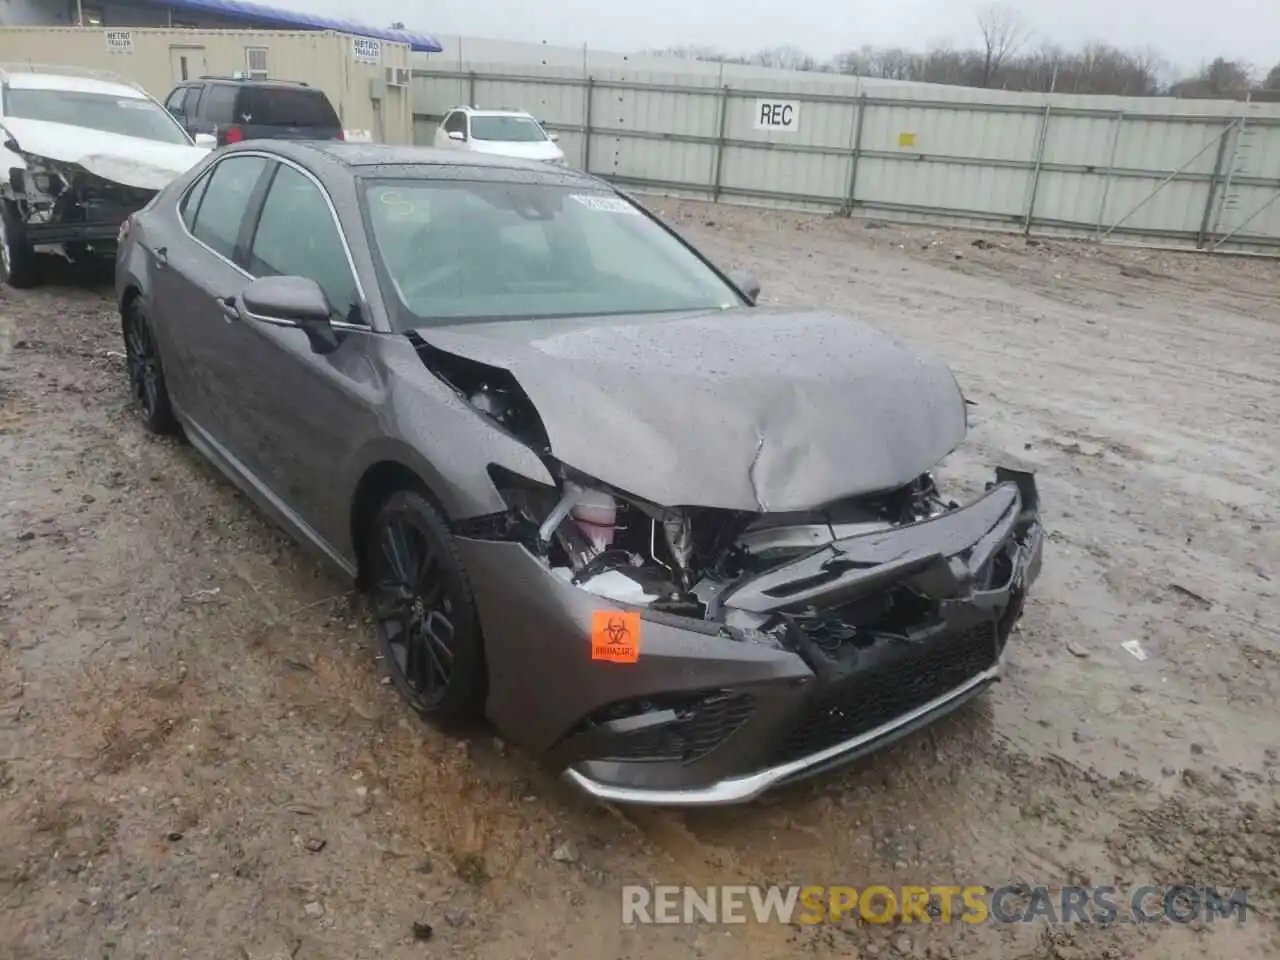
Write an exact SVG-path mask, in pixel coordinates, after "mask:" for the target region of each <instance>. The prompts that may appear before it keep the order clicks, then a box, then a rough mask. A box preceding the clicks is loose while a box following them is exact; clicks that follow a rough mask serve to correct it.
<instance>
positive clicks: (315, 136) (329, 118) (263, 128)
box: [235, 85, 342, 140]
mask: <svg viewBox="0 0 1280 960" xmlns="http://www.w3.org/2000/svg"><path fill="white" fill-rule="evenodd" d="M235 122H236V123H237V124H239V125H240V126H241V127H242V128H243V130H244V139H246V140H253V139H260V138H272V139H278V140H339V139H341V138H342V121H341V120H339V119H338V114H337V112H336V111H335V110H334V109H333V105H332V104H331V103H330V102H329V98H328V97H326V96H325V95H324V92H323V91H321V90H315V89H311V88H307V87H288V86H283V85H282V86H269V85H263V86H246V87H243V88H242V89H241V90H240V96H239V98H238V99H237V100H236V116H235Z"/></svg>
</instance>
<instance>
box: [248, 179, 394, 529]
mask: <svg viewBox="0 0 1280 960" xmlns="http://www.w3.org/2000/svg"><path fill="white" fill-rule="evenodd" d="M247 250H248V256H247V257H246V259H245V261H244V265H245V266H246V267H247V268H248V272H249V273H250V274H251V275H252V276H254V277H255V278H256V277H266V276H295V277H306V278H308V279H310V280H314V281H315V282H316V283H318V284H319V285H320V288H321V289H322V290H323V291H324V293H325V297H326V298H327V299H328V301H329V306H330V310H331V314H330V316H331V320H332V322H333V324H334V326H335V328H336V329H337V331H338V335H339V337H340V338H341V342H340V345H339V346H338V349H337V350H335V351H333V352H332V353H327V354H318V353H316V352H314V351H313V350H312V349H311V345H310V343H309V342H308V340H307V337H306V334H304V333H303V332H302V330H300V329H298V328H297V327H294V326H290V325H288V324H281V323H280V322H278V321H277V322H274V323H267V322H262V321H260V320H258V319H256V318H254V317H252V316H250V315H247V314H245V313H243V312H241V319H240V321H239V322H238V323H233V324H232V327H233V328H234V330H233V339H231V340H228V345H227V349H228V351H229V353H228V356H227V357H226V358H225V359H226V362H227V363H228V364H229V365H230V366H231V367H233V368H234V378H233V382H231V383H230V384H229V385H230V386H231V389H232V393H233V394H234V397H235V402H236V403H237V404H238V405H239V407H238V410H237V411H236V412H235V415H234V416H233V417H232V420H231V429H232V430H233V431H234V433H233V435H232V437H231V441H230V442H231V443H232V444H233V445H234V448H235V449H236V450H238V451H244V457H245V461H246V464H247V465H248V466H249V467H250V469H251V470H252V471H253V473H254V474H255V475H256V476H257V477H258V479H259V480H260V481H261V482H262V483H264V484H265V485H266V486H267V487H268V488H269V489H270V490H271V491H272V492H273V493H274V494H275V495H276V496H277V497H279V498H280V499H281V500H282V501H284V503H285V504H286V505H287V507H288V508H289V509H290V510H291V511H293V512H294V513H295V514H296V515H297V519H299V520H301V521H302V522H303V523H305V524H306V525H307V526H308V527H310V528H311V529H312V530H313V531H315V532H316V533H318V534H319V535H320V537H321V538H322V539H324V540H326V541H328V542H329V543H340V542H342V541H343V539H344V535H345V533H346V526H345V525H346V523H347V520H348V517H347V504H346V503H345V501H344V500H343V499H342V498H341V497H340V496H339V490H338V487H339V486H340V485H339V484H337V483H335V482H334V477H335V467H337V466H338V465H339V464H345V463H347V462H349V460H350V459H351V457H352V455H353V452H354V446H355V444H356V442H357V438H358V437H362V436H368V435H369V434H370V432H371V431H373V430H374V429H376V416H375V412H374V411H375V409H376V402H377V398H378V397H379V396H380V395H381V386H380V384H381V380H380V378H379V377H378V376H377V375H376V374H375V371H374V368H373V366H372V365H371V363H370V360H369V357H368V347H369V343H368V341H369V339H370V338H371V337H373V336H376V334H374V333H373V332H372V331H371V329H370V327H369V326H368V323H367V321H366V319H365V312H364V311H365V310H366V307H365V305H364V303H365V301H364V295H363V291H362V290H361V287H360V284H359V283H358V281H357V279H356V273H355V269H354V267H353V266H352V262H351V256H350V253H349V251H348V248H347V246H346V243H345V242H344V238H343V235H342V230H341V227H340V225H339V222H338V220H337V217H336V214H335V212H334V210H333V207H332V204H331V203H330V200H329V197H328V194H327V193H326V191H325V189H324V188H323V186H322V185H321V184H320V181H319V180H317V179H316V178H315V177H313V176H312V175H311V174H310V173H309V172H307V171H305V170H303V169H302V168H301V167H297V166H294V165H292V164H291V163H288V162H286V161H283V160H281V161H280V163H279V165H278V166H277V167H276V171H275V174H274V176H273V178H272V180H271V183H270V186H269V188H268V189H267V192H266V196H265V198H264V200H263V202H262V208H261V211H260V213H259V214H258V216H257V217H256V226H255V229H254V232H253V235H252V237H251V238H250V239H249V242H248V246H247ZM343 493H345V491H343Z"/></svg>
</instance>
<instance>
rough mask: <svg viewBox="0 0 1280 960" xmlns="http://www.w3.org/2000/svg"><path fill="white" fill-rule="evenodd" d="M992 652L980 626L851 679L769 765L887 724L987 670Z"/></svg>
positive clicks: (989, 631)
mask: <svg viewBox="0 0 1280 960" xmlns="http://www.w3.org/2000/svg"><path fill="white" fill-rule="evenodd" d="M996 650H997V648H996V637H995V628H994V627H992V626H981V627H976V628H974V629H972V630H970V631H968V632H966V633H963V634H959V635H957V636H952V637H944V638H942V639H940V640H935V641H932V642H930V643H929V644H928V646H925V647H922V648H921V649H919V650H912V651H910V652H909V653H907V654H906V655H905V656H901V657H897V658H895V659H894V660H893V661H892V662H890V663H886V664H885V665H883V666H880V667H876V668H872V669H868V670H866V671H865V672H861V673H857V674H855V675H854V676H853V677H851V678H850V679H849V680H848V681H846V682H845V683H843V684H841V685H840V686H838V687H835V688H833V689H831V690H829V691H827V692H826V693H825V694H823V695H822V696H821V698H820V699H819V700H817V702H815V703H814V705H813V706H812V707H811V708H810V712H809V713H808V714H807V715H806V716H805V717H804V719H803V720H801V721H800V723H799V725H798V726H797V727H796V728H795V729H794V730H792V731H791V733H790V735H789V736H788V737H787V738H786V740H785V741H783V743H782V744H781V745H780V746H779V747H778V751H777V754H776V756H775V757H774V762H776V763H786V762H788V761H790V760H796V759H798V758H800V757H806V756H808V755H810V754H812V753H817V752H818V751H819V750H825V749H826V748H827V747H831V746H834V745H836V744H838V743H841V742H843V741H845V740H850V739H852V738H854V737H856V736H858V735H859V734H862V733H866V732H867V731H868V730H873V729H875V728H876V727H878V726H880V725H881V724H885V723H889V722H890V721H892V720H894V719H896V718H897V717H900V716H902V715H903V714H904V713H908V712H910V711H911V710H914V709H916V708H917V707H919V706H922V705H923V704H926V703H928V702H929V701H930V700H933V699H935V698H937V697H940V696H942V695H943V694H945V693H946V692H947V691H949V690H954V689H955V688H956V687H958V686H960V685H962V684H963V683H964V682H965V681H966V680H969V679H971V678H973V677H974V676H976V675H977V674H979V673H981V672H982V671H983V670H986V669H988V668H989V667H991V666H992V665H993V664H994V663H995V661H996V656H997V653H996Z"/></svg>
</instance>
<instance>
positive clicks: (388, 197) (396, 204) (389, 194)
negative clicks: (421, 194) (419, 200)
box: [378, 190, 416, 217]
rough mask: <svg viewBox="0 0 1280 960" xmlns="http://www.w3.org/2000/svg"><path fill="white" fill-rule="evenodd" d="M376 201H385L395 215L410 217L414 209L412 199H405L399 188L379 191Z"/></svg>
mask: <svg viewBox="0 0 1280 960" xmlns="http://www.w3.org/2000/svg"><path fill="white" fill-rule="evenodd" d="M378 202H379V203H385V204H386V205H387V206H388V207H390V208H391V210H392V212H393V213H394V214H395V215H396V216H397V217H411V216H413V213H414V210H415V209H416V208H415V207H414V205H413V201H412V200H407V199H405V196H404V194H403V193H401V192H400V191H399V190H382V191H379V193H378Z"/></svg>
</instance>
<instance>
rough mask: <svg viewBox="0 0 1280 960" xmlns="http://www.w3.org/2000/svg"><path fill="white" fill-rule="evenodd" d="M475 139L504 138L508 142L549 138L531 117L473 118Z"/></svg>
mask: <svg viewBox="0 0 1280 960" xmlns="http://www.w3.org/2000/svg"><path fill="white" fill-rule="evenodd" d="M471 138H472V139H473V140H502V141H505V142H507V143H535V142H537V141H539V140H545V139H547V135H546V133H544V132H543V129H542V128H541V127H540V126H538V124H537V123H536V122H534V121H533V120H532V119H530V118H529V117H476V116H473V117H472V118H471Z"/></svg>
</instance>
